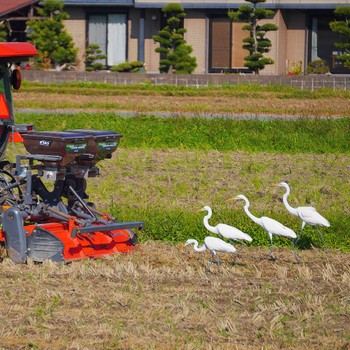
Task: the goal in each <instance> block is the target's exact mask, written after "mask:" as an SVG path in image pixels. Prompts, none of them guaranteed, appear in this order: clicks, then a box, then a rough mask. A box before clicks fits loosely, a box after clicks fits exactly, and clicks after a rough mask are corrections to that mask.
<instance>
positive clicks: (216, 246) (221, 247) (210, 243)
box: [185, 236, 236, 271]
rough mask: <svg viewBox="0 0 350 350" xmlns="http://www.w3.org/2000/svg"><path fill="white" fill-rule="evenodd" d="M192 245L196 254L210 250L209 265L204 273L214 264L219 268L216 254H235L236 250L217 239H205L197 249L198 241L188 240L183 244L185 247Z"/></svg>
mask: <svg viewBox="0 0 350 350" xmlns="http://www.w3.org/2000/svg"><path fill="white" fill-rule="evenodd" d="M189 244H194V246H193V248H194V250H195V251H196V252H204V251H205V250H206V249H208V250H210V253H211V256H210V260H209V265H208V267H207V269H206V271H208V270H209V267H210V265H211V264H212V263H213V262H214V258H215V260H216V261H215V263H216V264H217V265H218V268H219V267H220V261H219V259H218V257H217V252H221V253H235V252H236V248H235V247H234V246H233V245H232V244H230V243H227V242H225V241H223V240H222V239H220V238H217V237H210V236H209V237H205V239H204V244H203V245H202V246H201V247H198V241H197V240H195V239H188V240H187V241H186V243H185V245H189Z"/></svg>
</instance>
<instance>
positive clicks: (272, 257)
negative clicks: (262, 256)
mask: <svg viewBox="0 0 350 350" xmlns="http://www.w3.org/2000/svg"><path fill="white" fill-rule="evenodd" d="M269 236H270V242H271V247H270V256H269V260H272V261H275V260H276V258H275V257H274V256H273V254H272V252H273V245H272V234H271V233H270V232H269Z"/></svg>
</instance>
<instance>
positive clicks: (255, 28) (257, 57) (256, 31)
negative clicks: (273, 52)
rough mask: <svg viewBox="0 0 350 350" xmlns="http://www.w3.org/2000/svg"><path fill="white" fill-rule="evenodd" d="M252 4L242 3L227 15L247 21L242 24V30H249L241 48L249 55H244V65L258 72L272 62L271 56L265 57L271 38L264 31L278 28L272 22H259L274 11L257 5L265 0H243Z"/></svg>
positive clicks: (233, 19) (236, 20)
mask: <svg viewBox="0 0 350 350" xmlns="http://www.w3.org/2000/svg"><path fill="white" fill-rule="evenodd" d="M245 1H246V2H249V3H251V4H252V5H242V6H240V7H239V8H238V10H237V11H232V10H230V11H229V12H228V17H229V18H230V19H232V21H234V22H244V23H248V24H246V25H244V26H243V27H242V28H243V30H247V31H249V34H250V35H249V37H247V38H245V39H243V48H244V49H246V50H248V51H249V55H248V56H246V57H244V60H245V64H244V66H245V67H247V68H249V69H251V70H252V71H254V72H255V73H256V74H259V72H260V70H261V69H264V68H265V66H266V65H268V64H273V63H274V61H273V59H272V58H269V57H265V56H264V53H267V52H269V51H270V49H271V40H270V39H268V38H266V36H265V35H266V33H268V32H270V31H276V30H278V27H277V26H276V25H275V24H273V23H264V24H259V22H260V21H261V20H263V19H268V18H271V17H273V16H274V11H272V10H267V9H264V8H262V7H258V5H259V4H260V3H264V2H266V0H245Z"/></svg>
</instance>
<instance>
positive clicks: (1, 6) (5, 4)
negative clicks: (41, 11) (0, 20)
mask: <svg viewBox="0 0 350 350" xmlns="http://www.w3.org/2000/svg"><path fill="white" fill-rule="evenodd" d="M37 2H39V0H1V1H0V16H4V15H7V14H8V13H11V12H14V11H17V10H20V9H21V8H23V7H25V6H28V5H31V4H35V3H37Z"/></svg>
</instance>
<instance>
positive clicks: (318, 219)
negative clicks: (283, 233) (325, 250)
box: [277, 182, 331, 244]
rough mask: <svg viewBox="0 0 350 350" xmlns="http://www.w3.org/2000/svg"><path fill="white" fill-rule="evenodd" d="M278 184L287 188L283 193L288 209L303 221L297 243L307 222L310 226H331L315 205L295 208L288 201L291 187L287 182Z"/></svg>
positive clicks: (284, 202)
mask: <svg viewBox="0 0 350 350" xmlns="http://www.w3.org/2000/svg"><path fill="white" fill-rule="evenodd" d="M277 186H280V187H284V188H285V189H286V192H285V194H284V195H283V204H284V206H285V207H286V208H287V210H288V211H289V212H290V213H291V214H293V215H295V216H297V217H298V218H299V219H300V220H301V221H302V223H301V228H300V234H299V237H298V239H297V240H296V241H295V244H296V243H297V242H298V241H299V239H300V236H301V234H302V232H303V229H304V227H305V225H306V224H308V225H310V226H323V227H329V226H331V225H330V223H329V221H328V220H327V219H326V218H324V217H323V216H322V215H321V214H319V213H318V212H317V210H316V209H315V208H314V207H297V208H293V207H292V206H291V205H290V204H289V203H288V196H289V195H290V187H289V185H288V184H287V183H286V182H280V183H279V184H278V185H277ZM316 230H317V231H318V233H319V234H320V237H321V239H322V241H323V244H325V241H324V238H323V235H322V233H321V231H320V230H319V229H318V228H317V227H316Z"/></svg>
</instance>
